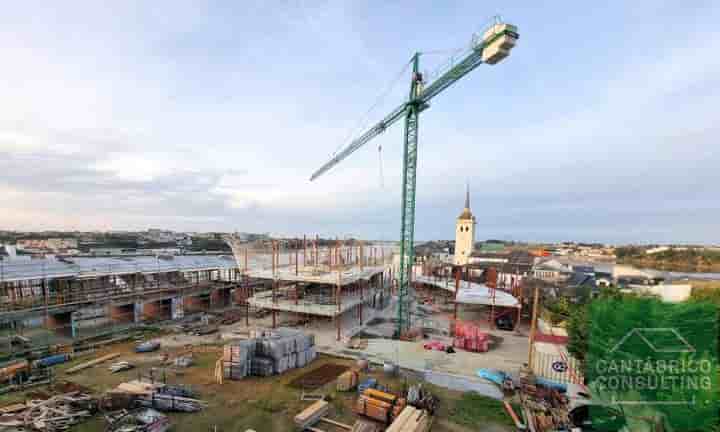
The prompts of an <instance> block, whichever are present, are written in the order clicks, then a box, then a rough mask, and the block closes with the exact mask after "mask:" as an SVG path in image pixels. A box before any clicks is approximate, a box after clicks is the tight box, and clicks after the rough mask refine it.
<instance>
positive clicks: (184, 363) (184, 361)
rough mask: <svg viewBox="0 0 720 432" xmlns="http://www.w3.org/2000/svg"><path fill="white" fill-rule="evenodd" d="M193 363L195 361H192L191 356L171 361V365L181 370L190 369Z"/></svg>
mask: <svg viewBox="0 0 720 432" xmlns="http://www.w3.org/2000/svg"><path fill="white" fill-rule="evenodd" d="M193 363H195V360H193V357H192V356H191V355H184V356H180V357H176V358H175V360H173V364H174V365H175V366H177V367H181V368H186V367H190V366H192V365H193Z"/></svg>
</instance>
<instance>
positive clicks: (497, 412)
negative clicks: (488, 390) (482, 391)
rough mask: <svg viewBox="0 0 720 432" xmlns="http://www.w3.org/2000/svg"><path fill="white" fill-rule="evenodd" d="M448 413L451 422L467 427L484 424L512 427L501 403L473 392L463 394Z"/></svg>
mask: <svg viewBox="0 0 720 432" xmlns="http://www.w3.org/2000/svg"><path fill="white" fill-rule="evenodd" d="M449 411H450V414H451V417H450V418H451V420H452V421H453V422H455V423H459V424H461V425H465V426H468V427H477V425H479V424H482V423H486V422H492V423H498V424H502V425H507V426H514V423H513V422H512V419H511V418H510V416H509V415H508V414H507V412H505V407H504V406H503V403H502V402H501V401H498V400H495V399H491V398H488V397H485V396H481V395H479V394H477V393H473V392H467V393H463V395H462V396H461V397H460V399H458V400H457V401H455V403H454V406H453V407H450V409H449Z"/></svg>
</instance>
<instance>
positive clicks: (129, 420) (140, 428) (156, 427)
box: [105, 408, 170, 432]
mask: <svg viewBox="0 0 720 432" xmlns="http://www.w3.org/2000/svg"><path fill="white" fill-rule="evenodd" d="M105 420H106V421H107V423H108V428H107V431H108V432H165V431H167V430H168V429H170V420H169V419H168V418H167V416H166V415H164V414H162V413H159V412H157V411H155V410H154V409H152V408H143V409H140V410H133V411H126V410H123V411H121V412H119V413H115V414H109V415H106V416H105Z"/></svg>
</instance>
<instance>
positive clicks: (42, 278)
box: [0, 255, 249, 351]
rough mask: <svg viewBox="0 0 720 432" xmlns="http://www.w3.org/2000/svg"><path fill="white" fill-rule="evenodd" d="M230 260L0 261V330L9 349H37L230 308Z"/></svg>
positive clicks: (234, 284)
mask: <svg viewBox="0 0 720 432" xmlns="http://www.w3.org/2000/svg"><path fill="white" fill-rule="evenodd" d="M248 284H249V281H247V280H243V279H242V275H241V274H240V273H239V271H238V269H237V266H236V265H235V261H234V260H233V258H232V257H231V256H205V255H195V256H159V257H154V256H144V257H132V258H128V257H121V258H112V257H103V258H72V259H66V258H58V259H55V258H41V259H27V260H10V261H0V326H1V327H2V331H3V334H4V335H6V336H7V339H8V340H10V343H7V344H2V345H0V347H1V348H0V349H2V350H4V351H6V350H12V349H13V344H12V341H13V340H17V339H18V336H20V338H19V340H21V341H23V343H22V345H25V346H27V345H29V346H42V345H50V344H55V343H63V342H67V341H68V340H74V339H78V338H86V337H94V336H98V335H102V334H107V333H113V332H118V331H122V330H126V329H128V328H131V327H133V326H135V325H138V324H146V323H151V322H159V321H167V320H176V319H182V318H183V317H184V316H185V315H186V314H192V313H195V312H208V311H213V310H219V309H223V308H227V307H230V306H232V305H233V303H234V302H233V298H232V297H233V293H234V292H235V291H236V290H237V289H238V288H240V287H241V285H242V286H243V287H246V286H247V285H248Z"/></svg>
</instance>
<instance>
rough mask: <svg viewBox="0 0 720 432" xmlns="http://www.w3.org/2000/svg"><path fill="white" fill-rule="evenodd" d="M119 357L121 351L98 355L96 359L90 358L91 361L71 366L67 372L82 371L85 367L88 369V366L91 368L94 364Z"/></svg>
mask: <svg viewBox="0 0 720 432" xmlns="http://www.w3.org/2000/svg"><path fill="white" fill-rule="evenodd" d="M117 357H120V353H113V354H107V355H104V356H101V357H98V358H96V359H95V360H90V361H88V362H85V363H80V364H79V365H77V366H74V367H71V368H70V369H68V370H67V371H66V372H67V373H68V374H73V373H75V372H80V371H81V370H83V369H87V368H89V367H93V366H95V365H97V364H100V363H103V362H106V361H108V360H112V359H114V358H117Z"/></svg>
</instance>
